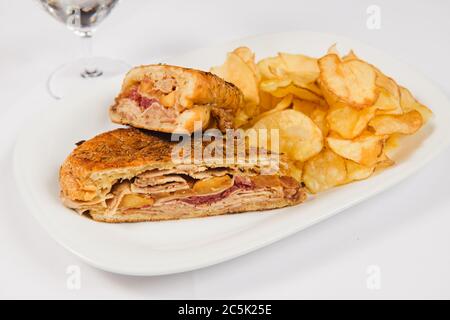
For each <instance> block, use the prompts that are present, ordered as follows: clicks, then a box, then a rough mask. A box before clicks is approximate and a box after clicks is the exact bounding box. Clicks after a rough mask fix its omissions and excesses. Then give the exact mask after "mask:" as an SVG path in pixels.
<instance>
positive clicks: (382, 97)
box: [374, 73, 403, 114]
mask: <svg viewBox="0 0 450 320" xmlns="http://www.w3.org/2000/svg"><path fill="white" fill-rule="evenodd" d="M376 85H377V87H378V91H379V95H378V99H377V101H375V104H374V107H375V108H376V109H377V114H402V113H403V110H402V107H401V105H400V89H399V87H398V85H397V83H396V82H395V81H394V80H392V79H391V78H389V77H387V76H385V75H384V74H382V73H378V74H377V80H376Z"/></svg>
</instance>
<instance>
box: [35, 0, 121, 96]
mask: <svg viewBox="0 0 450 320" xmlns="http://www.w3.org/2000/svg"><path fill="white" fill-rule="evenodd" d="M37 1H38V2H39V3H40V5H41V6H42V7H43V8H44V9H45V11H46V12H47V13H49V14H50V15H51V16H52V17H54V18H55V19H56V20H58V21H60V22H62V23H64V24H65V25H66V27H67V28H69V29H70V30H72V31H73V32H74V33H75V34H76V35H77V36H79V37H80V38H81V39H82V43H83V44H84V51H85V54H84V57H83V58H82V59H79V60H77V61H73V62H70V63H67V64H65V65H62V66H60V67H59V68H57V69H56V70H55V71H53V72H52V73H51V75H50V76H49V78H48V80H47V90H48V92H49V93H50V95H51V96H52V97H54V98H56V99H60V98H61V97H62V94H63V93H64V92H67V91H68V90H69V89H70V88H73V87H74V83H76V82H77V81H88V80H87V79H93V78H99V77H101V78H103V77H111V76H114V75H117V74H120V73H123V72H125V71H126V70H127V69H129V66H128V65H127V64H126V63H125V62H123V61H120V60H115V59H111V58H106V57H94V55H93V51H92V36H93V33H94V31H95V29H96V28H97V26H98V25H99V24H100V22H102V21H103V20H104V19H105V18H106V17H107V16H108V15H109V13H110V12H111V10H112V9H113V8H114V7H115V6H116V5H117V3H118V0H37Z"/></svg>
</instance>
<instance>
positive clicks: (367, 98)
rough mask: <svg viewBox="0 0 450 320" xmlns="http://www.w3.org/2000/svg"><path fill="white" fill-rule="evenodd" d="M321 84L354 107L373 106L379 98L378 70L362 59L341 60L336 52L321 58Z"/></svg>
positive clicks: (340, 99)
mask: <svg viewBox="0 0 450 320" xmlns="http://www.w3.org/2000/svg"><path fill="white" fill-rule="evenodd" d="M319 67H320V85H321V86H323V87H325V88H326V89H327V90H328V91H329V92H330V93H331V94H333V95H334V96H336V98H337V99H338V100H339V101H342V102H343V103H345V104H348V105H350V106H352V107H354V108H359V109H361V108H366V107H370V106H372V105H373V104H374V103H375V101H376V100H377V98H378V91H377V87H376V85H375V80H376V72H375V70H374V69H373V68H372V67H371V66H370V65H369V64H367V63H365V62H363V61H361V60H349V61H341V59H340V58H339V57H338V56H337V55H335V54H328V55H326V56H324V57H322V58H321V59H319Z"/></svg>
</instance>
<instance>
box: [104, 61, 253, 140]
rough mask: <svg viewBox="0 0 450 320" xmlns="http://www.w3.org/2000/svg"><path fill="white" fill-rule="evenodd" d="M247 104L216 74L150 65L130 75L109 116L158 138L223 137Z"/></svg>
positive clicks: (132, 71)
mask: <svg viewBox="0 0 450 320" xmlns="http://www.w3.org/2000/svg"><path fill="white" fill-rule="evenodd" d="M243 104H244V97H243V94H242V92H241V91H240V90H239V89H238V88H237V87H236V86H234V85H233V84H231V83H228V82H226V81H224V80H223V79H221V78H219V77H217V76H215V75H213V74H212V73H209V72H204V71H199V70H193V69H188V68H182V67H176V66H169V65H147V66H140V67H135V68H133V69H132V70H131V71H129V72H128V74H127V75H126V76H125V79H124V81H123V84H122V89H121V92H120V94H119V95H118V96H117V97H116V99H115V103H114V105H112V106H111V107H110V110H109V114H110V118H111V120H112V121H113V122H115V123H119V124H126V125H131V126H133V127H135V128H142V129H147V130H153V131H158V132H166V133H192V132H194V131H195V130H200V129H206V128H208V127H214V128H219V129H220V130H222V131H224V130H226V129H227V128H232V127H233V120H234V116H235V114H236V112H237V110H238V109H240V108H242V107H243ZM196 122H197V123H198V125H197V126H196Z"/></svg>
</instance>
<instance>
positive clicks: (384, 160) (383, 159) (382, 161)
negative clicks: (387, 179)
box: [376, 151, 395, 170]
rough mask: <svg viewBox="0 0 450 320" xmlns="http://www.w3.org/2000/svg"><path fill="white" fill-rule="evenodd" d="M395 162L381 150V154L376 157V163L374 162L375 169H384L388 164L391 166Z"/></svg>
mask: <svg viewBox="0 0 450 320" xmlns="http://www.w3.org/2000/svg"><path fill="white" fill-rule="evenodd" d="M394 164H395V161H394V160H392V159H391V158H389V157H388V156H387V155H386V153H385V152H384V151H383V152H382V153H381V155H380V156H379V157H378V160H377V163H376V169H377V170H380V169H385V168H388V167H390V166H393V165H394Z"/></svg>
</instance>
